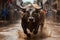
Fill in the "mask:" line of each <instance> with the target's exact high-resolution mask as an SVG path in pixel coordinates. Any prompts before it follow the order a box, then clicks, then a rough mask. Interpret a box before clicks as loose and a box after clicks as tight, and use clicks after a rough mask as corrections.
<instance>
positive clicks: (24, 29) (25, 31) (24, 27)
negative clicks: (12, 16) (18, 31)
mask: <svg viewBox="0 0 60 40" xmlns="http://www.w3.org/2000/svg"><path fill="white" fill-rule="evenodd" d="M23 31H24V33H25V34H26V35H27V36H28V37H30V36H31V35H30V34H29V33H28V32H27V27H26V26H23Z"/></svg>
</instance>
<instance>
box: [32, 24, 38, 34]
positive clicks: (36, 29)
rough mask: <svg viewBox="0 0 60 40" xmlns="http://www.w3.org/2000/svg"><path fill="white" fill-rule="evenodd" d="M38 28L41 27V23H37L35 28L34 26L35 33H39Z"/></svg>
mask: <svg viewBox="0 0 60 40" xmlns="http://www.w3.org/2000/svg"><path fill="white" fill-rule="evenodd" d="M38 28H39V25H35V28H34V31H33V33H34V34H37V33H38Z"/></svg>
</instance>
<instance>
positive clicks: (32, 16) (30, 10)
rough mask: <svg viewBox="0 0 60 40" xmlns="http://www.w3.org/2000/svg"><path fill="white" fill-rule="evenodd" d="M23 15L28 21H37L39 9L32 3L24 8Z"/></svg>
mask: <svg viewBox="0 0 60 40" xmlns="http://www.w3.org/2000/svg"><path fill="white" fill-rule="evenodd" d="M22 11H23V14H24V15H23V17H25V18H26V20H27V21H28V22H35V21H36V19H37V17H38V16H39V15H38V9H36V8H34V7H33V6H32V5H31V6H29V7H27V8H26V9H23V10H22Z"/></svg>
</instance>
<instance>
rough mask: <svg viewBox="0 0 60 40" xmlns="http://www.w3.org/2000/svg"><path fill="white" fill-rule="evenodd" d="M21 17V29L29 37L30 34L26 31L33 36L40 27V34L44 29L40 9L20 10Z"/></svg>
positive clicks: (42, 14) (42, 13) (32, 7)
mask: <svg viewBox="0 0 60 40" xmlns="http://www.w3.org/2000/svg"><path fill="white" fill-rule="evenodd" d="M22 12H23V17H22V18H21V20H22V22H21V25H22V28H23V31H24V33H25V34H26V35H27V36H28V37H30V36H31V34H30V33H28V32H27V29H29V30H30V32H33V33H34V34H37V33H38V28H39V26H41V32H42V30H43V27H44V12H42V10H41V9H39V8H38V9H37V8H35V7H34V6H32V5H31V6H30V7H27V8H26V9H22Z"/></svg>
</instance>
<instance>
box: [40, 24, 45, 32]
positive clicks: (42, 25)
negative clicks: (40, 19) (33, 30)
mask: <svg viewBox="0 0 60 40" xmlns="http://www.w3.org/2000/svg"><path fill="white" fill-rule="evenodd" d="M43 27H44V24H43V23H42V24H41V32H42V31H43Z"/></svg>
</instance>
